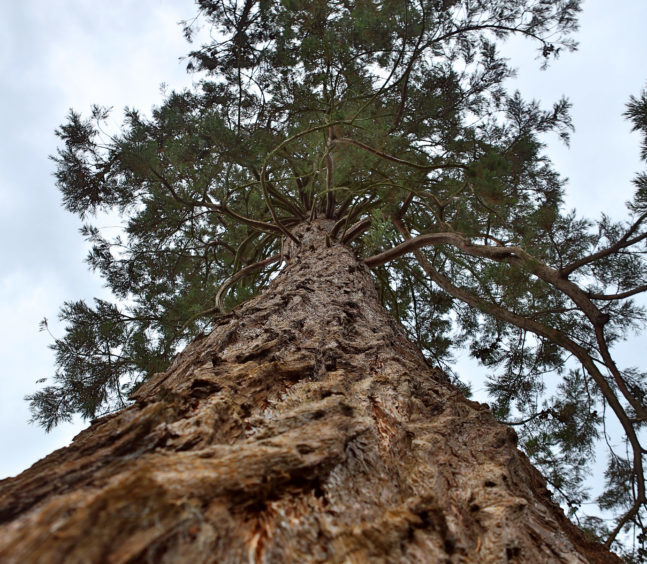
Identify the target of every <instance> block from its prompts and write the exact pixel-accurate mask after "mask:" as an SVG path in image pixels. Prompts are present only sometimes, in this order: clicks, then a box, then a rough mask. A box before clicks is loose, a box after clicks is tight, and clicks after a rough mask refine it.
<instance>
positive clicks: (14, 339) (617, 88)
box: [0, 0, 647, 479]
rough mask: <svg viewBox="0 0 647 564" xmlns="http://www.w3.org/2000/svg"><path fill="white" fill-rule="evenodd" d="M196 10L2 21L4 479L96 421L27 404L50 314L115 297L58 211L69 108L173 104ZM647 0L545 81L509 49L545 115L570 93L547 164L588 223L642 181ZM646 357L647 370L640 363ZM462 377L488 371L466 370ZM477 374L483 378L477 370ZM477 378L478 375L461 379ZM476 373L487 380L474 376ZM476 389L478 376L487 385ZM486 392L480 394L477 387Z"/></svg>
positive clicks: (595, 8) (637, 0)
mask: <svg viewBox="0 0 647 564" xmlns="http://www.w3.org/2000/svg"><path fill="white" fill-rule="evenodd" d="M194 14H195V10H194V6H193V3H192V1H191V0H138V1H137V2H132V1H126V0H111V1H110V2H107V1H104V2H97V1H96V0H52V1H45V0H21V1H20V2H7V3H6V4H5V6H4V18H2V19H1V20H0V100H1V101H2V104H0V125H1V134H0V136H1V138H0V259H1V260H0V319H1V320H2V322H1V323H0V366H1V367H2V371H1V372H0V479H2V478H4V477H7V476H13V475H16V474H18V473H19V472H21V471H22V470H24V469H26V468H28V467H29V466H30V465H31V464H33V463H34V462H36V461H37V460H38V459H40V458H42V457H43V456H45V455H47V454H48V453H50V452H52V451H53V450H55V449H57V448H60V447H62V446H65V445H66V444H68V443H69V442H70V441H71V439H72V438H73V436H74V435H76V434H77V433H78V432H79V431H80V430H81V429H82V428H83V427H84V426H85V425H86V423H84V422H82V421H80V420H75V421H74V422H73V423H71V424H63V425H60V426H59V427H57V428H56V429H54V430H53V431H52V432H50V433H49V434H46V433H45V431H44V430H43V429H42V428H40V427H38V426H37V425H34V424H30V423H29V422H28V421H29V418H30V414H29V410H28V405H27V402H25V401H24V400H23V398H24V396H25V395H26V394H29V393H33V392H34V391H35V390H36V389H38V386H39V385H38V384H37V380H39V379H42V378H47V377H50V376H52V375H53V373H54V358H53V354H52V351H50V350H49V349H48V344H49V343H50V342H51V337H50V336H49V335H48V334H47V333H43V332H39V330H38V324H39V321H40V320H41V319H42V318H44V317H47V318H48V319H49V320H50V326H51V327H52V331H53V332H54V333H55V334H59V335H61V334H62V328H61V327H57V324H56V318H57V314H58V309H59V307H60V305H61V304H62V303H63V302H64V301H65V300H77V299H86V300H91V299H92V298H93V297H95V296H99V297H101V296H103V297H107V294H106V290H105V289H104V288H103V287H102V282H101V280H100V279H99V278H98V277H97V276H96V275H94V274H92V273H91V272H89V271H88V269H87V266H86V265H85V263H84V262H83V261H84V258H85V256H86V254H87V251H88V248H87V246H86V244H85V242H84V241H83V239H82V238H81V236H80V235H79V233H78V229H79V227H80V226H81V222H80V220H79V219H78V218H76V217H75V216H72V215H71V214H69V213H68V212H66V211H65V210H64V209H63V208H62V206H61V199H60V196H59V193H58V191H57V189H56V187H55V185H54V178H53V176H52V174H53V171H54V163H53V162H52V161H51V160H50V159H49V158H48V156H49V155H51V154H54V153H55V152H56V147H57V139H56V137H55V135H54V130H55V129H56V127H58V126H59V125H60V124H61V123H63V122H64V120H65V116H66V114H67V112H68V111H69V109H70V108H74V109H75V110H77V111H81V112H84V113H85V114H86V115H87V113H88V112H89V109H90V106H91V105H92V104H99V105H105V106H113V107H114V111H115V112H116V113H117V114H119V112H121V111H122V110H123V108H124V107H125V106H130V107H135V108H138V109H140V110H142V111H147V110H150V108H151V107H152V106H153V105H155V104H158V103H159V102H160V101H161V99H162V94H161V93H160V85H161V84H162V83H166V84H167V87H168V88H169V89H173V88H176V89H177V88H182V87H185V86H189V85H190V84H191V81H192V77H191V76H189V75H187V74H186V73H185V71H184V64H183V63H182V62H180V61H179V58H180V57H181V56H183V55H184V54H186V52H187V51H188V50H189V46H188V45H187V44H186V42H185V40H184V38H183V36H182V32H181V27H180V26H179V25H178V22H179V21H180V20H183V19H188V18H191V17H192V16H193V15H194ZM645 22H647V2H644V0H618V1H617V2H614V3H613V9H611V8H610V4H609V2H606V1H604V0H587V1H585V2H584V11H583V13H582V16H581V29H580V32H579V33H578V34H577V36H576V38H577V39H578V41H579V43H580V48H579V51H577V52H575V53H563V54H562V55H561V57H560V58H559V59H558V60H557V61H555V62H553V63H552V65H551V66H550V68H549V69H548V70H547V71H540V70H539V66H540V62H539V61H537V60H536V59H535V52H534V50H532V49H531V48H529V47H528V46H527V44H525V43H520V42H514V43H512V44H510V45H508V46H507V47H506V48H505V50H504V51H505V53H506V54H507V55H508V56H509V57H510V58H511V60H512V62H513V64H514V66H516V67H517V68H518V77H517V78H516V79H515V80H514V81H512V82H511V83H510V86H511V87H513V88H518V89H519V90H520V91H521V93H522V94H523V95H524V97H525V98H536V99H538V100H541V101H542V103H543V105H544V106H545V107H549V106H550V105H551V104H552V102H554V101H556V100H558V99H559V98H560V97H561V96H564V95H566V96H567V97H568V98H569V99H570V101H571V102H572V104H573V109H572V116H573V120H574V124H575V128H576V131H575V133H574V134H573V136H572V141H571V145H570V147H569V148H567V147H565V146H564V145H562V144H561V143H560V142H559V141H558V140H557V139H547V141H549V142H550V145H549V149H548V151H549V154H550V155H551V156H552V158H553V161H554V163H555V167H556V169H557V170H558V171H560V172H561V174H562V175H563V176H566V177H568V178H569V179H570V181H569V184H568V187H567V195H566V203H567V206H568V207H569V208H573V207H574V208H576V209H577V210H578V213H579V214H580V215H584V216H588V217H597V216H599V214H600V213H601V212H604V213H607V214H609V215H611V216H612V217H614V218H616V219H620V218H622V217H623V216H624V202H625V201H626V200H628V199H629V198H630V197H631V193H632V185H631V179H632V177H633V176H634V174H635V173H636V172H637V171H638V170H640V169H641V163H640V161H639V138H638V136H637V135H636V134H632V133H631V132H630V125H629V123H628V122H627V121H626V120H624V119H623V118H622V113H623V111H624V109H625V104H626V102H627V100H628V98H629V96H630V95H631V94H634V95H638V94H639V93H640V91H641V90H642V89H643V88H645V87H646V86H647V64H645V61H647V39H646V38H645V35H644V23H645ZM644 345H645V339H644V337H637V338H634V339H633V340H631V341H630V342H629V343H627V344H624V345H622V346H621V347H620V348H619V349H618V351H619V352H618V360H619V361H620V364H621V365H626V364H629V365H631V364H636V363H637V362H639V360H640V356H641V355H640V354H639V353H638V352H637V351H639V350H640V348H644ZM634 359H637V360H634ZM458 370H459V371H461V370H464V371H465V372H473V371H476V370H478V368H475V367H474V366H473V365H471V364H469V363H465V364H461V365H460V366H459V367H458ZM474 375H475V374H474ZM463 376H464V377H465V376H467V378H466V379H468V380H469V379H470V376H471V374H463ZM475 376H476V375H475ZM476 380H478V378H476ZM475 391H476V395H477V396H479V394H480V393H481V392H482V390H481V389H480V388H479V387H478V385H477V386H476V390H475Z"/></svg>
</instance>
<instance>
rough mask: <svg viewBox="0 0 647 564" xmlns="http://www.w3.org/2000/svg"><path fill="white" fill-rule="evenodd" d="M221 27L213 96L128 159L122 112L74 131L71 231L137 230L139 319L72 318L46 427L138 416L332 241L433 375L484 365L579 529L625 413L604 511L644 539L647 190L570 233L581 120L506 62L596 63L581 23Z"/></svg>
mask: <svg viewBox="0 0 647 564" xmlns="http://www.w3.org/2000/svg"><path fill="white" fill-rule="evenodd" d="M198 4H199V7H200V10H201V16H202V18H203V20H204V21H206V22H207V24H208V25H211V26H213V30H212V31H213V33H212V34H213V36H214V37H215V38H216V40H214V41H212V42H211V43H209V44H207V45H205V46H203V47H201V48H199V49H196V50H195V51H194V52H193V53H191V55H190V62H189V66H190V67H191V68H192V69H193V70H196V71H200V72H202V73H204V74H203V75H202V76H203V77H204V78H203V79H202V80H201V82H200V83H199V84H198V86H197V88H196V89H195V90H194V91H191V92H188V91H187V92H182V93H172V94H171V95H170V96H169V97H168V98H167V100H166V101H165V103H164V104H163V106H161V107H160V108H158V109H157V110H156V111H155V112H154V114H153V117H152V119H150V120H145V119H143V118H142V117H141V116H140V115H139V114H138V113H137V112H136V111H135V110H129V111H128V112H127V113H126V121H125V123H124V126H123V129H122V131H121V133H120V134H119V135H117V136H114V137H110V136H107V135H105V134H101V128H100V125H101V123H102V122H103V121H105V120H106V119H107V118H108V114H107V111H106V110H104V109H102V108H94V109H93V112H92V116H91V118H90V119H88V120H85V119H83V118H82V117H81V116H80V115H79V114H76V113H74V112H72V113H71V114H70V116H69V120H68V122H67V123H66V124H65V125H64V126H62V127H61V128H60V129H59V136H60V137H61V139H62V140H63V142H64V146H63V148H62V149H61V151H60V153H59V155H58V157H56V160H57V162H58V172H57V178H58V181H59V187H60V188H61V190H62V192H63V195H64V201H65V205H66V207H67V208H68V209H69V210H70V211H72V212H74V213H78V214H80V215H81V216H82V217H87V216H91V215H92V214H93V213H95V212H97V211H106V210H118V211H119V212H120V213H121V214H122V215H123V217H124V218H125V223H124V232H123V234H122V235H121V236H120V237H118V238H116V239H114V240H107V239H105V238H104V237H103V235H102V234H101V233H100V231H99V230H98V229H97V228H96V227H94V226H92V225H90V224H88V225H87V226H86V227H85V228H84V235H85V236H86V237H87V238H88V239H89V240H90V242H91V244H92V251H91V253H90V256H89V263H90V265H91V266H92V267H93V268H94V269H96V270H98V271H99V272H100V273H101V274H102V275H103V276H104V278H105V279H106V282H107V284H108V285H109V287H110V288H111V289H112V291H113V292H114V294H115V296H116V298H117V299H118V301H117V303H107V302H101V301H97V302H96V303H95V304H94V305H88V304H86V303H83V302H76V303H68V304H65V305H64V307H63V310H62V314H61V315H62V318H63V319H64V320H65V321H66V322H67V324H68V329H67V332H66V335H65V336H64V337H63V338H61V339H59V340H56V341H55V343H54V348H55V351H56V355H57V363H58V367H59V370H58V372H57V375H56V377H55V381H54V383H53V385H50V386H47V387H46V388H44V389H43V390H41V391H39V392H36V393H35V394H33V395H32V396H31V397H30V400H31V403H32V407H33V410H34V416H35V418H36V419H37V420H38V421H40V422H41V423H42V424H43V425H44V426H45V427H46V428H51V426H52V425H55V424H56V423H57V422H58V421H60V420H64V419H67V418H69V417H70V416H71V415H72V414H73V413H76V412H80V413H81V414H83V415H84V416H85V417H93V416H95V415H97V414H99V413H102V412H104V411H106V410H110V409H114V408H118V407H121V406H124V405H126V404H127V403H128V400H127V399H126V398H127V397H128V395H129V394H130V393H132V392H133V391H134V390H135V389H136V388H137V387H138V386H139V385H140V384H141V382H142V381H144V380H146V379H148V378H150V376H151V375H152V374H154V373H156V372H159V371H160V370H162V369H164V368H165V367H166V366H167V365H168V363H169V362H170V360H171V359H172V357H173V356H174V354H175V353H176V352H177V351H178V350H179V349H180V348H182V347H183V346H184V344H185V343H186V342H188V341H189V340H190V339H191V338H193V337H194V336H196V335H198V334H199V333H200V332H201V331H203V330H204V329H205V328H206V326H207V325H208V323H209V316H210V315H213V314H214V313H215V312H216V310H217V309H223V308H224V310H230V309H231V308H232V307H233V306H235V305H236V304H237V303H240V302H241V301H243V300H245V299H247V298H248V297H250V296H251V295H253V294H254V293H256V292H257V291H258V290H259V289H260V288H262V287H263V286H264V285H265V284H266V283H267V281H268V280H269V279H271V278H272V277H273V276H274V275H275V273H276V271H277V270H278V269H280V268H281V262H280V258H281V254H280V253H281V246H282V242H283V241H284V240H286V239H292V238H294V237H295V236H294V235H293V233H292V231H293V229H294V227H295V226H297V225H298V224H300V223H303V222H304V221H306V220H308V219H309V218H315V217H319V218H327V219H330V220H332V221H334V222H335V223H334V227H333V229H332V232H331V236H332V237H336V238H338V239H339V240H340V241H342V242H344V243H347V244H350V245H351V246H352V247H353V249H354V251H355V252H356V253H357V254H358V255H359V256H361V257H364V258H365V263H366V264H367V265H369V266H370V267H371V268H372V269H373V272H374V275H375V280H376V284H377V287H378V292H379V295H380V298H381V300H382V301H383V303H384V304H385V305H386V306H387V307H388V308H389V310H390V311H391V313H392V314H393V315H394V316H395V317H396V318H397V319H399V320H400V321H401V322H402V323H403V324H404V325H405V326H406V327H407V328H408V329H409V330H410V333H411V335H412V337H413V339H414V340H415V342H416V343H417V344H418V345H419V346H420V348H421V349H422V350H423V351H424V353H425V354H426V355H427V357H428V358H429V359H430V360H431V361H433V362H434V363H435V364H437V365H440V366H442V367H443V368H444V369H445V370H446V372H448V373H450V375H451V370H450V363H451V347H452V345H453V344H457V345H459V346H466V345H467V346H469V347H470V350H471V352H472V354H473V356H475V357H476V358H478V359H479V360H481V361H482V362H483V363H484V364H485V365H486V366H488V367H490V368H491V370H492V371H493V374H492V375H491V376H490V380H489V390H490V392H491V393H492V395H493V396H494V398H495V402H494V404H493V409H494V411H495V413H496V415H497V416H498V417H499V418H500V419H502V420H504V421H507V422H509V423H511V424H514V425H516V426H517V428H518V430H519V433H520V436H521V438H522V446H523V447H524V449H525V450H526V452H527V453H528V454H529V456H530V457H531V459H532V460H533V462H534V463H535V464H536V465H538V466H539V467H540V468H541V469H542V471H543V472H544V474H545V475H546V476H547V479H548V480H549V483H550V484H551V486H552V487H553V489H554V490H555V491H556V492H557V494H558V495H559V496H560V497H561V499H562V501H564V502H565V503H567V504H568V505H569V506H570V507H572V508H573V514H574V515H577V513H576V512H577V509H578V508H579V506H580V504H581V503H582V502H583V501H584V500H585V492H584V490H583V480H584V478H585V476H586V464H585V463H586V462H587V461H588V460H590V458H591V453H592V449H593V445H594V443H595V440H596V439H597V438H598V437H599V436H600V434H601V433H602V432H603V429H602V426H603V425H604V424H605V418H604V413H605V410H606V408H607V407H609V408H610V410H611V411H612V412H613V413H614V415H615V416H616V417H617V418H618V420H619V421H620V423H621V425H622V428H623V431H624V434H625V440H626V443H627V449H626V451H623V452H621V453H620V454H618V453H616V452H613V451H611V454H610V462H609V469H608V471H607V481H608V484H607V489H606V492H605V494H604V495H603V496H602V497H601V499H600V503H601V505H602V506H603V507H605V508H610V509H614V510H616V511H617V512H618V514H619V520H618V523H617V526H615V527H614V528H612V529H611V530H609V531H601V530H597V532H598V533H599V534H604V535H605V536H606V537H607V539H608V542H609V543H610V542H612V541H613V540H614V539H615V538H616V536H617V534H618V532H619V531H620V530H621V529H622V527H623V526H629V525H634V526H636V527H637V528H638V531H642V521H641V520H642V519H644V505H645V491H644V471H643V467H642V464H643V460H642V455H643V450H642V447H641V445H640V443H639V436H638V433H639V430H640V427H641V425H642V424H643V422H644V419H645V407H644V386H645V385H644V375H643V374H642V373H640V371H638V370H636V369H628V370H626V369H625V370H620V369H618V368H617V367H616V365H615V363H614V361H613V359H612V357H611V353H610V350H609V349H610V346H611V345H612V344H613V343H614V342H615V341H617V340H618V339H620V338H622V337H623V336H624V335H626V334H627V332H628V330H629V329H631V328H632V327H633V326H636V325H640V324H641V323H642V321H643V311H642V310H641V308H640V307H638V306H636V305H635V304H634V303H633V302H632V300H631V298H632V297H634V296H636V295H638V294H639V293H641V292H642V291H644V290H645V289H646V282H645V270H644V264H643V260H642V254H641V253H642V252H643V251H644V238H645V235H644V234H645V230H644V225H643V223H644V219H645V212H646V210H645V179H644V178H642V176H640V177H639V178H638V179H637V181H636V184H637V188H638V190H637V194H636V197H635V199H634V201H633V202H632V203H631V205H630V217H629V220H628V222H627V223H626V224H614V223H613V222H611V221H610V220H609V219H608V218H604V217H603V218H602V220H601V221H599V222H596V223H593V222H590V221H586V220H582V219H578V218H577V217H576V216H575V215H574V214H573V213H570V214H569V213H565V212H564V211H563V210H562V208H561V204H562V182H561V179H560V178H559V176H558V175H557V174H556V173H555V172H554V171H553V170H552V169H551V167H550V163H549V161H548V160H547V158H546V157H545V155H544V154H543V153H542V149H543V145H542V137H541V136H542V135H544V134H546V133H549V132H556V133H557V134H558V135H560V136H562V137H563V138H564V139H565V140H567V138H568V131H569V127H570V121H569V118H568V114H567V110H568V104H567V103H566V102H565V101H560V102H558V103H557V104H555V106H554V107H553V108H552V109H550V110H543V109H541V107H540V106H539V104H537V103H534V102H532V103H528V102H525V101H524V100H522V99H521V97H520V96H519V95H518V94H515V93H507V92H506V91H505V90H504V88H503V84H502V83H503V81H504V79H505V78H506V77H508V76H509V75H510V73H511V70H510V68H509V67H508V66H507V64H506V61H505V60H502V59H501V57H500V56H499V55H498V53H497V50H496V42H497V41H498V40H501V39H504V38H505V37H506V36H508V35H510V34H521V35H526V36H528V37H529V38H530V39H532V40H535V41H537V42H538V45H539V47H540V52H541V55H542V56H543V57H544V58H545V59H546V60H548V58H550V57H551V56H553V55H555V54H557V53H558V52H559V50H560V49H561V48H564V47H566V48H571V47H573V43H572V42H571V40H570V39H569V33H570V32H571V31H572V30H573V29H575V23H576V22H575V17H576V15H577V11H578V9H579V7H578V3H577V2H553V3H550V4H547V3H543V2H533V1H519V2H496V1H490V2H479V3H473V2H425V1H421V2H404V3H402V2H315V3H305V2H299V1H293V2H284V3H280V4H279V3H275V2H254V1H246V2H208V1H205V2H199V3H198ZM195 25H196V22H192V23H191V24H190V25H187V27H186V33H187V36H188V37H191V34H192V30H193V29H195ZM646 108H647V101H646V100H645V96H644V95H643V96H642V97H641V98H638V99H632V101H631V103H630V106H629V110H628V114H627V115H628V117H630V118H631V119H632V120H633V122H634V124H635V126H636V128H637V129H641V130H642V131H643V132H644V133H646V134H647V130H646V127H647V126H646V125H645V123H646V119H647V118H645V115H646ZM411 255H413V256H411ZM553 374H559V375H560V378H561V383H560V384H558V387H557V388H556V389H551V387H550V386H547V383H546V377H547V376H548V375H553ZM451 377H452V379H453V380H454V381H455V382H457V380H456V376H454V375H451Z"/></svg>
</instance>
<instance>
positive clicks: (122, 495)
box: [0, 222, 617, 563]
mask: <svg viewBox="0 0 647 564" xmlns="http://www.w3.org/2000/svg"><path fill="white" fill-rule="evenodd" d="M325 226H326V223H325V222H314V223H312V224H310V225H306V226H302V227H301V228H300V230H301V232H300V237H301V241H302V244H301V246H300V247H295V246H293V245H292V246H291V248H289V249H286V257H288V258H287V264H286V266H285V268H284V270H283V272H282V273H281V275H280V276H278V277H277V278H276V279H275V280H274V281H273V282H272V283H271V284H270V286H269V288H268V289H267V290H266V291H265V292H264V293H263V294H262V295H260V296H258V297H256V298H254V299H253V300H250V301H249V302H247V303H245V304H243V305H242V306H240V307H239V308H237V309H236V310H235V311H234V312H233V313H232V314H229V315H227V316H223V317H221V318H219V319H218V320H217V321H216V325H217V326H216V328H215V329H214V330H213V332H212V333H211V334H210V335H208V336H206V337H203V338H200V339H197V340H196V341H194V342H193V343H192V344H191V345H190V346H189V347H187V349H186V350H185V351H184V352H183V353H182V354H180V355H179V356H178V357H177V359H176V360H175V362H174V363H173V365H172V366H171V367H170V369H169V370H168V371H167V372H166V373H163V374H157V375H156V376H155V377H154V378H152V379H151V380H150V381H148V382H147V383H145V384H144V385H143V386H142V387H141V388H140V389H139V390H138V391H137V393H136V394H135V397H134V399H135V400H136V402H135V404H134V405H132V406H131V407H129V408H127V409H124V410H122V411H121V412H119V413H117V414H114V415H109V416H106V417H103V418H101V419H99V420H97V421H96V422H93V424H92V425H91V426H90V427H89V428H88V429H86V430H85V431H83V432H82V433H80V434H79V435H78V436H77V437H76V438H75V439H74V441H73V442H72V444H71V445H70V446H69V447H67V448H64V449H60V450H58V451H56V452H54V453H52V454H51V455H49V456H48V457H47V458H45V459H43V460H41V461H40V462H38V463H36V464H35V465H34V466H32V467H31V468H30V469H29V470H27V471H25V472H23V473H22V474H21V475H20V476H18V477H16V478H11V479H7V480H4V481H2V482H0V499H1V501H0V522H3V523H5V525H4V526H3V532H2V535H0V560H1V561H3V562H21V563H22V562H47V563H51V562H59V561H69V562H114V563H117V562H134V561H140V560H141V561H145V560H147V559H148V560H150V561H151V562H165V561H186V562H232V563H238V562H244V561H249V562H304V561H330V562H346V561H348V562H368V561H370V562H443V561H447V562H477V561H478V562H500V561H506V560H520V561H528V562H586V561H590V562H607V561H616V560H617V559H616V557H615V556H613V555H612V554H611V553H609V552H607V551H606V550H605V549H604V548H603V547H601V546H600V545H597V544H595V543H593V542H590V541H587V540H586V539H585V537H584V535H583V534H582V533H581V532H580V531H579V530H578V529H576V528H575V527H574V526H573V525H572V524H571V523H570V522H569V521H568V520H567V519H566V518H565V517H564V515H563V513H562V511H561V510H560V509H559V507H558V506H557V505H556V504H554V503H553V502H552V501H551V499H550V494H549V492H548V491H547V490H546V487H545V483H544V481H543V479H542V478H541V477H540V475H539V473H538V472H537V471H536V470H535V469H534V468H533V467H532V466H531V465H530V464H529V462H528V460H527V459H526V457H525V456H524V455H523V454H521V453H520V452H519V451H518V450H517V448H516V435H515V433H514V431H512V430H511V429H509V428H506V427H504V426H502V425H500V424H498V423H497V422H496V421H495V420H494V418H493V417H492V415H491V414H490V412H489V411H488V408H487V406H486V405H481V404H478V403H475V402H472V401H469V400H467V399H465V398H464V397H462V396H461V395H460V394H459V393H458V392H457V391H456V390H454V389H452V388H451V387H450V386H449V385H448V384H447V383H446V382H445V379H444V378H443V374H442V373H441V372H440V371H438V370H434V369H432V368H429V367H428V366H427V364H426V362H425V360H424V358H423V356H422V354H421V353H420V352H419V351H418V350H417V349H416V348H415V347H414V346H413V345H412V344H411V343H410V342H409V341H408V340H407V338H406V336H405V333H404V330H403V329H402V328H401V327H400V326H399V325H398V324H397V323H396V322H395V321H394V320H393V319H392V318H390V316H389V315H388V314H387V312H386V311H385V310H384V309H383V308H382V307H381V306H380V305H379V303H378V301H377V296H376V292H375V289H374V287H373V283H372V281H371V278H370V276H369V274H368V272H367V269H366V268H365V267H364V265H363V264H362V263H361V262H359V261H358V260H357V259H356V258H355V257H354V256H353V254H352V253H351V252H350V251H349V250H348V249H346V248H345V247H343V246H342V245H340V244H338V243H336V242H334V241H331V240H330V239H329V238H328V237H326V232H325Z"/></svg>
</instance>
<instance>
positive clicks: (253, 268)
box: [213, 254, 281, 311]
mask: <svg viewBox="0 0 647 564" xmlns="http://www.w3.org/2000/svg"><path fill="white" fill-rule="evenodd" d="M279 260H281V255H280V254H277V255H274V256H272V257H269V258H266V259H265V260H262V261H259V262H256V263H254V264H250V265H249V266H246V267H245V268H241V269H240V270H239V271H238V272H236V274H234V275H233V276H230V277H229V278H227V280H225V281H224V282H223V283H222V285H221V286H220V288H219V290H218V293H217V294H216V299H215V305H214V308H213V309H214V310H218V311H222V300H223V298H224V295H225V293H226V292H227V290H228V289H229V288H231V286H233V285H234V284H235V283H236V282H238V280H240V279H241V278H243V277H245V276H247V275H249V274H252V273H254V272H257V271H259V270H261V269H262V268H265V267H266V266H267V265H269V264H272V263H274V262H278V261H279Z"/></svg>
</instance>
